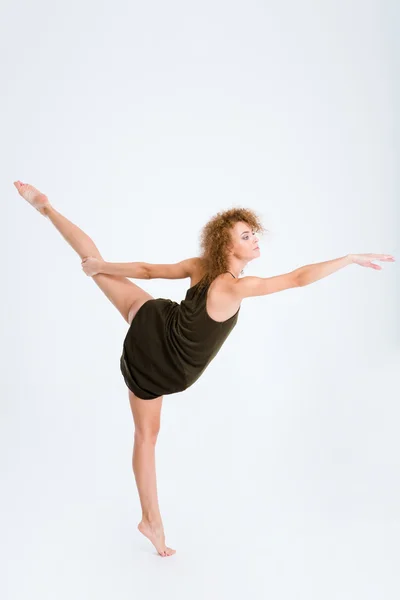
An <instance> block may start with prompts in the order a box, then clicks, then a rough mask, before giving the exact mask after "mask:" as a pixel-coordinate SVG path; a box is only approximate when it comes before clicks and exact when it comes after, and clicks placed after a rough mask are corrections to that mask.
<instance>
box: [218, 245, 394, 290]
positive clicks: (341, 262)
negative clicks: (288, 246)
mask: <svg viewBox="0 0 400 600" xmlns="http://www.w3.org/2000/svg"><path fill="white" fill-rule="evenodd" d="M374 260H379V261H383V262H394V260H395V259H394V256H392V255H391V254H347V255H346V256H342V257H341V258H334V259H332V260H327V261H325V262H320V263H314V264H310V265H305V266H304V267H299V268H298V269H295V270H294V271H290V273H285V274H284V275H277V276H275V277H242V278H241V279H236V280H235V281H231V280H227V283H226V285H229V287H230V289H231V290H232V292H233V293H234V294H235V295H236V297H238V298H248V297H250V296H266V295H267V294H273V293H274V292H281V291H283V290H287V289H289V288H294V287H302V286H305V285H309V284H310V283H314V282H315V281H318V280H319V279H322V278H323V277H327V276H328V275H331V274H332V273H335V272H336V271H338V270H339V269H342V268H343V267H347V266H348V265H351V264H357V265H360V266H362V267H369V268H371V269H375V270H380V269H381V267H380V266H379V265H375V264H374V262H373V261H374Z"/></svg>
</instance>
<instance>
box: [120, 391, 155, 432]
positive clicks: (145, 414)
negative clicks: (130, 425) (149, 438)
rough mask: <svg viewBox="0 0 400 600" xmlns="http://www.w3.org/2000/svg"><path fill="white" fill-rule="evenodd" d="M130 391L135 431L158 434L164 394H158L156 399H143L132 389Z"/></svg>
mask: <svg viewBox="0 0 400 600" xmlns="http://www.w3.org/2000/svg"><path fill="white" fill-rule="evenodd" d="M128 392H129V403H130V405H131V411H132V416H133V422H134V424H135V432H136V433H139V434H153V435H157V433H158V431H159V429H160V422H161V406H162V401H163V396H158V398H154V400H143V399H142V398H139V397H138V396H136V395H135V394H134V393H133V392H132V391H131V390H128Z"/></svg>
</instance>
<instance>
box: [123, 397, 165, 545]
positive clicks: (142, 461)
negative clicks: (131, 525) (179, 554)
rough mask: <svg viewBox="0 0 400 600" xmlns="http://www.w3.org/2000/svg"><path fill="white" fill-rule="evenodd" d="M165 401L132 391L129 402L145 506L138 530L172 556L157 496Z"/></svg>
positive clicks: (135, 467) (136, 468) (138, 479)
mask: <svg viewBox="0 0 400 600" xmlns="http://www.w3.org/2000/svg"><path fill="white" fill-rule="evenodd" d="M162 400H163V396H159V397H158V398H155V399H154V400H142V399H141V398H138V397H137V396H135V394H134V393H133V392H131V391H130V390H129V402H130V405H131V410H132V415H133V421H134V424H135V441H134V448H133V456H132V467H133V472H134V474H135V479H136V485H137V488H138V492H139V498H140V504H141V507H142V520H141V521H140V523H139V525H138V529H139V531H140V532H141V533H143V535H145V536H146V537H147V538H148V539H149V540H150V541H151V542H152V544H154V546H155V547H156V549H157V552H158V553H159V554H160V555H161V556H170V555H171V554H174V553H175V550H173V549H172V548H168V546H166V545H165V535H164V528H163V523H162V519H161V513H160V508H159V505H158V497H157V480H156V461H155V447H156V442H157V436H158V432H159V431H160V414H161V405H162Z"/></svg>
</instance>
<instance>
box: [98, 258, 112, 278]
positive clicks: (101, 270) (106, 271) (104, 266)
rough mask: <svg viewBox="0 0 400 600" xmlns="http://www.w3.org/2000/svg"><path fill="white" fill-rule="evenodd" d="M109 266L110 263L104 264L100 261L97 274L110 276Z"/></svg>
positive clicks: (103, 261)
mask: <svg viewBox="0 0 400 600" xmlns="http://www.w3.org/2000/svg"><path fill="white" fill-rule="evenodd" d="M109 264H110V263H108V262H106V261H105V260H100V264H99V273H104V274H105V275H111V273H110V267H109Z"/></svg>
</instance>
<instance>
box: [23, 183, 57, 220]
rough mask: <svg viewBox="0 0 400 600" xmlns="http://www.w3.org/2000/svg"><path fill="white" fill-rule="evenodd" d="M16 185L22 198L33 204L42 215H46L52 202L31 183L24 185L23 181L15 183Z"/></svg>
mask: <svg viewBox="0 0 400 600" xmlns="http://www.w3.org/2000/svg"><path fill="white" fill-rule="evenodd" d="M14 185H15V187H16V188H17V190H18V193H19V195H20V196H22V197H23V198H24V199H25V200H27V201H28V202H29V204H32V206H33V207H34V208H36V210H38V211H39V212H40V213H41V214H42V215H44V214H45V210H44V209H45V208H46V206H50V202H49V200H48V198H47V196H45V195H44V194H42V193H41V192H39V190H37V189H36V188H35V187H33V185H30V184H29V183H22V181H14Z"/></svg>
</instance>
